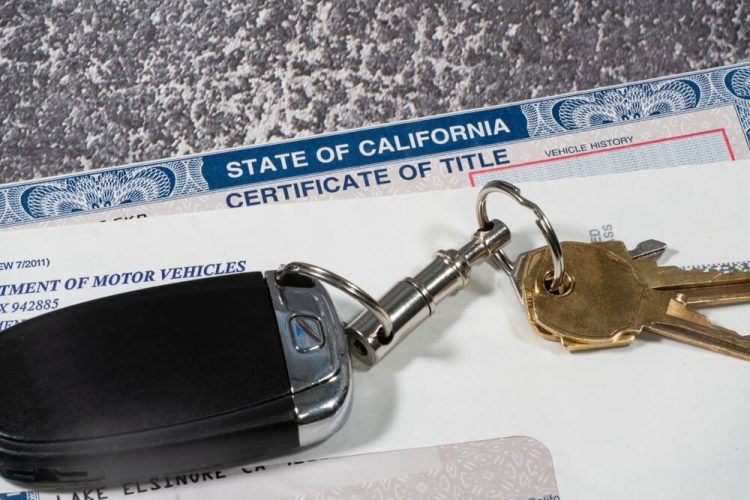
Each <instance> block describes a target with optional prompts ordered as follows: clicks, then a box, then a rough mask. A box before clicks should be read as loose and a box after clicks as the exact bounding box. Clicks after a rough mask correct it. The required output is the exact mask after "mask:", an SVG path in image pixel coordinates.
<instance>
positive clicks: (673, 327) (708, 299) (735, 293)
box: [633, 261, 750, 361]
mask: <svg viewBox="0 0 750 500" xmlns="http://www.w3.org/2000/svg"><path fill="white" fill-rule="evenodd" d="M633 266H634V267H635V268H636V269H637V270H638V271H639V272H640V274H641V276H642V277H643V279H644V281H645V282H646V283H648V284H649V285H650V286H651V289H650V290H648V291H647V293H646V294H644V298H645V299H646V300H645V302H643V303H642V305H641V314H642V315H643V316H642V319H644V320H645V321H643V324H644V329H646V330H649V331H651V332H654V333H656V334H659V335H662V336H665V337H668V338H671V339H674V340H679V341H680V342H685V343H687V344H691V345H695V346H698V347H702V348H704V349H709V350H711V351H714V352H719V353H723V354H728V355H730V356H734V357H737V358H740V359H744V360H748V361H750V337H745V336H742V335H740V334H738V333H737V332H735V331H733V330H729V329H727V328H723V327H720V326H718V325H714V324H713V323H711V321H710V320H709V319H708V318H707V317H706V316H704V315H703V314H701V313H699V312H697V311H695V310H694V309H692V308H691V307H690V306H693V307H694V306H702V307H714V306H722V305H731V304H741V303H747V302H750V273H746V272H739V271H737V272H731V273H722V272H720V271H716V270H711V271H701V270H685V269H680V268H678V267H657V266H656V264H655V263H654V262H646V261H633Z"/></svg>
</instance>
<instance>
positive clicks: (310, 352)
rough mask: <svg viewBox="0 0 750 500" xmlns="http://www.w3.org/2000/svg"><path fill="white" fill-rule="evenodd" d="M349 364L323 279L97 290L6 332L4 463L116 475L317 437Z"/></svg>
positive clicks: (48, 473) (330, 418) (32, 478)
mask: <svg viewBox="0 0 750 500" xmlns="http://www.w3.org/2000/svg"><path fill="white" fill-rule="evenodd" d="M350 392H351V367H350V360H349V355H348V350H347V342H346V338H345V335H344V331H343V328H342V326H341V323H340V321H339V319H338V317H337V315H336V311H335V309H334V307H333V304H332V302H331V300H330V298H329V296H328V294H327V293H326V291H325V290H324V289H323V287H322V286H321V285H320V284H319V283H318V282H317V281H314V280H310V279H308V278H304V277H296V278H295V279H294V280H293V281H290V282H288V283H287V282H285V283H284V284H283V286H282V285H279V284H278V283H277V281H276V273H274V272H267V273H265V275H263V274H262V273H260V272H255V273H242V274H233V275H225V276H221V277H213V278H207V279H201V280H196V281H188V282H183V283H177V284H170V285H164V286H159V287H155V288H150V289H144V290H139V291H134V292H129V293H125V294H121V295H115V296H112V297H106V298H101V299H97V300H95V301H92V302H86V303H82V304H78V305H74V306H71V307H67V308H65V309H60V310H58V311H55V312H52V313H48V314H44V315H42V316H39V317H36V318H33V319H30V320H27V321H25V322H23V323H20V324H18V325H16V326H14V327H12V328H10V329H8V330H6V331H5V332H3V333H2V334H0V400H1V401H2V402H1V403H0V474H2V476H3V477H5V478H7V479H9V480H11V481H15V482H21V483H27V484H29V483H30V484H34V485H56V486H61V485H66V486H70V485H76V484H90V483H109V482H112V481H118V480H123V479H135V478H144V477H154V476H159V475H165V474H170V473H176V472H184V471H189V470H199V469H205V468H212V467H217V466H226V465H232V464H239V463H248V462H250V461H253V460H256V459H259V458H262V457H264V456H269V455H272V454H279V453H283V452H289V451H294V449H295V448H298V447H302V446H306V445H309V444H313V443H316V442H318V441H321V440H323V439H325V438H327V437H328V436H330V435H331V434H333V433H334V432H335V431H336V430H338V428H339V427H340V426H341V425H343V422H344V420H345V419H346V416H347V414H348V409H349V404H350V401H351V398H350Z"/></svg>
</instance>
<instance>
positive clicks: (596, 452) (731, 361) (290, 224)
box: [0, 161, 750, 499]
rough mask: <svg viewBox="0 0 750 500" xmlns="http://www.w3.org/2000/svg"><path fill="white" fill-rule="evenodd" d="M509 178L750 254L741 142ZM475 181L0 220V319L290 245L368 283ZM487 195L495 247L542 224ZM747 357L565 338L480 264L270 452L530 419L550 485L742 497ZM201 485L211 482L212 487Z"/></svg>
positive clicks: (619, 230)
mask: <svg viewBox="0 0 750 500" xmlns="http://www.w3.org/2000/svg"><path fill="white" fill-rule="evenodd" d="M520 187H521V189H522V192H523V194H524V195H525V196H526V197H528V198H529V199H531V200H533V201H535V202H536V203H538V204H539V205H540V206H541V207H542V208H543V209H544V211H545V212H546V214H547V215H548V217H549V218H550V220H551V222H552V224H553V226H554V228H555V230H556V231H557V233H558V235H559V237H560V239H561V240H577V241H592V240H597V241H603V240H608V239H618V240H623V241H624V242H625V243H626V244H627V245H628V246H629V247H631V248H632V247H634V246H635V245H636V244H637V243H638V242H640V241H642V240H646V239H649V238H655V239H659V240H661V241H664V242H666V243H668V245H669V249H668V250H667V252H666V254H665V255H664V256H663V257H662V259H661V263H662V264H668V265H679V266H704V265H725V267H732V266H733V267H740V268H742V267H743V266H745V268H746V267H747V264H746V262H747V261H748V260H750V231H748V227H750V212H748V210H747V208H746V205H747V198H748V194H750V162H746V161H738V162H734V163H716V164H711V165H705V166H697V167H675V168H672V169H663V170H654V171H640V172H631V173H624V174H618V175H606V176H597V177H583V178H568V179H560V180H557V181H555V182H534V183H526V184H521V185H520ZM477 193H478V189H474V188H462V189H454V190H445V191H438V192H431V193H412V194H407V195H402V196H392V197H387V198H378V197H375V198H362V199H349V200H333V201H326V202H320V203H315V204H285V205H278V206H273V207H268V206H258V207H253V208H249V209H241V210H229V211H213V212H210V211H209V212H203V213H195V214H191V215H176V216H165V217H158V218H153V219H151V218H148V219H144V220H140V221H134V222H128V223H122V224H82V225H75V226H67V227H54V228H47V229H44V230H29V231H17V232H13V233H5V236H4V237H3V242H2V246H1V247H0V248H1V249H0V322H1V323H0V324H1V325H2V327H3V328H7V327H9V326H12V325H13V324H14V323H15V322H17V321H22V320H24V319H27V318H30V317H33V316H35V315H37V314H40V313H43V312H46V311H49V310H54V309H58V308H61V307H65V306H68V305H71V304H74V303H78V302H81V301H85V300H89V299H93V298H96V297H101V296H105V295H111V294H115V293H121V292H124V291H129V290H134V289H136V288H139V287H146V286H155V285H159V284H164V283H170V282H175V281H178V280H183V279H191V278H199V277H203V276H208V275H215V274H220V273H228V272H240V271H242V270H268V269H274V268H276V267H278V266H279V265H280V264H282V263H285V262H290V261H293V260H302V261H306V262H312V263H315V264H318V265H321V266H324V267H327V268H330V269H332V270H334V271H335V272H337V273H339V274H341V275H343V276H346V277H347V278H350V279H351V280H353V281H355V282H356V283H357V284H359V285H360V286H362V287H363V288H364V289H366V290H368V291H369V292H371V293H372V294H373V295H375V296H378V295H379V294H380V293H382V292H384V291H385V290H387V289H388V288H389V287H390V286H391V285H392V284H393V283H394V282H395V281H397V280H399V279H401V278H403V277H405V276H409V275H413V273H415V272H417V271H418V270H419V269H421V268H422V267H423V266H424V265H425V264H426V263H428V262H429V261H430V260H431V256H432V254H433V252H435V251H436V250H438V249H448V248H458V247H460V246H462V245H463V244H464V243H465V242H466V241H468V239H469V237H470V235H471V234H472V233H473V232H474V230H475V229H476V220H475V219H474V201H475V198H476V195H477ZM488 210H489V213H490V216H491V217H492V218H498V219H501V220H503V221H504V222H505V223H506V224H508V226H509V227H510V229H511V232H512V234H513V240H512V242H511V244H510V245H509V246H508V252H509V253H510V254H511V255H515V254H517V253H518V252H519V251H521V250H526V249H530V248H534V247H537V246H540V245H542V244H543V240H542V238H541V236H540V234H539V233H538V230H537V228H536V226H535V225H534V223H533V217H532V215H531V214H530V213H529V212H527V211H524V209H522V208H520V207H519V206H517V205H515V204H514V202H513V201H512V200H511V199H509V198H506V197H503V196H502V195H499V194H498V195H496V196H493V197H491V198H490V200H489V203H488ZM613 286H616V284H613ZM332 295H333V297H334V301H335V302H336V303H337V305H338V306H339V312H340V316H341V317H342V319H349V318H350V317H352V316H353V315H354V314H355V313H356V312H358V310H359V308H358V306H357V304H356V303H354V302H353V301H352V300H349V299H348V298H346V297H344V296H343V295H341V294H338V293H336V292H333V293H332ZM134 313H135V312H134ZM709 316H710V317H711V318H712V319H715V320H716V321H719V322H721V324H722V325H723V326H726V327H729V328H732V329H736V330H740V331H742V330H745V328H746V327H747V325H748V319H750V311H748V309H747V308H746V307H745V306H731V307H725V308H720V309H717V310H715V311H711V312H710V313H709ZM747 330H750V327H748V328H747ZM747 330H745V331H747ZM50 334H51V335H52V334H54V332H50ZM0 335H2V333H0ZM133 348H134V349H137V348H138V346H133ZM749 374H750V364H749V363H748V362H746V361H741V360H739V359H735V358H732V357H729V356H725V355H720V354H716V353H714V352H710V351H707V350H702V349H699V348H696V347H692V346H688V345H684V344H681V343H679V342H676V341H672V340H668V339H663V338H658V337H656V336H654V335H650V334H645V335H643V337H642V338H638V339H636V341H635V342H634V343H633V344H632V345H631V346H628V347H624V348H619V349H610V350H603V351H596V352H590V353H578V354H571V353H568V352H566V351H564V350H563V349H562V348H561V347H560V345H559V344H557V343H555V342H550V341H547V340H544V339H543V338H541V337H540V336H538V335H537V334H536V333H535V332H534V330H533V328H532V327H531V326H530V325H529V324H528V323H527V321H526V315H525V312H524V311H523V309H522V307H521V304H520V302H519V300H518V298H517V297H516V294H515V291H514V290H513V287H512V285H511V283H510V281H509V279H508V277H507V276H505V275H504V274H503V273H502V272H500V271H497V270H495V269H493V268H492V267H490V266H489V265H486V264H484V265H480V266H477V267H476V268H475V269H473V271H472V277H471V282H470V284H469V286H468V288H467V289H466V290H464V291H462V292H460V293H459V294H458V295H456V296H455V297H452V298H449V299H447V300H446V301H445V302H443V303H441V304H440V305H439V306H438V308H437V310H436V312H435V315H434V317H432V318H430V319H428V320H427V321H426V322H425V323H424V324H423V325H421V326H420V327H419V328H418V329H417V330H416V331H415V332H414V333H412V334H411V336H410V337H409V338H407V339H406V340H405V341H404V342H403V343H402V344H401V345H399V346H398V348H397V349H396V350H395V351H394V352H393V353H392V354H391V355H389V356H388V357H387V358H385V359H384V360H383V361H382V362H381V363H380V364H378V365H377V366H375V367H373V368H370V369H368V370H365V369H360V370H357V371H356V373H355V380H354V387H353V391H354V392H353V395H354V400H353V408H352V413H351V416H350V418H349V420H348V422H347V423H346V424H345V426H344V428H343V429H342V430H341V431H339V432H338V433H337V434H336V435H334V436H333V437H332V438H331V439H329V440H328V441H327V442H325V443H323V444H322V445H320V446H317V447H313V448H311V449H308V450H305V451H304V452H302V453H299V454H297V455H294V456H291V457H285V458H282V459H281V460H282V461H283V460H289V461H294V460H304V459H312V458H324V457H336V456H344V455H353V454H360V453H371V452H381V451H388V450H396V449H410V448H421V447H425V446H436V445H447V444H454V443H464V442H470V441H478V440H486V439H495V438H498V437H502V436H530V437H532V438H534V439H536V440H538V441H539V442H541V443H542V444H543V445H545V446H546V447H547V448H548V449H549V451H550V453H551V455H552V457H553V459H554V464H555V471H556V475H557V483H558V487H559V492H560V495H561V497H562V498H571V499H573V498H575V499H578V498H610V499H614V498H622V499H632V498H680V499H688V498H691V499H692V498H696V499H697V498H719V497H732V496H733V497H735V498H739V497H740V496H741V495H742V494H743V493H744V492H745V491H746V486H747V479H746V478H747V471H748V470H750V448H748V445H749V444H750V427H749V426H748V425H747V418H748V415H750V397H749V396H748V395H749V394H750V377H749V376H748V375H749ZM246 479H247V480H248V481H252V477H247V478H246ZM248 484H250V483H248ZM248 487H250V486H248ZM326 487H327V486H326V485H321V488H320V489H325V488H326ZM13 490H14V487H13V486H12V485H10V484H0V491H13ZM211 497H212V498H221V494H220V490H217V493H216V494H215V495H212V496H211Z"/></svg>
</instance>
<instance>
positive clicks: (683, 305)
mask: <svg viewBox="0 0 750 500" xmlns="http://www.w3.org/2000/svg"><path fill="white" fill-rule="evenodd" d="M562 250H563V253H564V255H565V268H566V273H565V277H564V280H563V287H562V290H558V291H557V293H552V292H549V291H548V288H549V280H550V277H551V269H552V262H551V259H550V257H549V252H547V249H546V247H544V248H540V249H537V250H533V251H531V252H529V253H528V254H526V255H524V256H522V258H521V259H519V262H518V265H517V266H516V269H515V272H514V276H513V278H514V283H515V284H516V287H517V289H518V292H519V296H520V297H521V300H522V302H523V304H524V306H525V308H526V311H527V313H528V318H529V321H530V322H531V324H532V325H534V327H535V328H536V330H537V331H538V332H539V333H540V334H541V335H542V336H543V337H545V338H547V339H550V340H559V341H560V342H561V344H562V345H563V347H565V348H566V349H568V350H571V351H578V350H586V349H598V348H604V347H616V346H623V345H628V344H630V343H631V342H632V341H633V339H634V338H635V337H636V335H638V334H639V333H640V332H642V331H643V330H648V331H651V332H653V333H656V334H658V335H663V336H665V337H669V338H672V339H675V340H679V341H682V342H685V343H688V344H692V345H696V346H698V347H703V348H705V349H710V350H712V351H716V352H720V353H724V354H729V355H731V356H736V357H738V358H741V359H746V360H750V337H744V336H742V335H739V334H737V333H736V332H734V331H732V330H728V329H726V328H721V327H719V326H716V325H713V324H712V323H711V322H710V321H709V319H708V318H707V317H706V316H704V315H702V314H700V313H699V312H696V311H695V310H693V309H691V308H690V306H691V305H692V306H696V305H697V306H718V305H727V304H739V303H743V302H750V273H743V272H733V273H721V272H718V271H709V272H704V271H699V270H695V271H685V270H683V269H680V268H677V267H658V266H657V265H656V262H654V261H653V260H650V259H648V258H645V259H640V260H635V259H634V258H633V255H631V254H629V253H628V251H627V249H626V248H625V245H624V244H623V243H621V242H614V241H613V242H607V243H593V244H591V243H575V242H566V243H563V244H562ZM657 253H658V252H657Z"/></svg>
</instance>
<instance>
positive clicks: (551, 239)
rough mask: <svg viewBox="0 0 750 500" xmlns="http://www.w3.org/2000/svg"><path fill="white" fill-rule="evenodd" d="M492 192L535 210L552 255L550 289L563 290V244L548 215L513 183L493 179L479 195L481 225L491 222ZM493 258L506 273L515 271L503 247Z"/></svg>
mask: <svg viewBox="0 0 750 500" xmlns="http://www.w3.org/2000/svg"><path fill="white" fill-rule="evenodd" d="M491 193H504V194H507V195H508V196H510V197H511V198H513V199H514V200H516V201H517V202H518V203H519V204H521V205H522V206H524V207H526V208H528V209H529V210H531V211H532V212H534V215H536V225H537V227H538V228H539V230H540V231H541V232H542V235H543V236H544V239H545V240H547V247H548V248H549V251H550V255H551V256H552V270H553V274H552V283H550V291H553V292H557V291H561V288H562V287H563V277H564V276H565V263H564V262H563V251H562V246H560V240H558V239H557V235H556V234H555V230H554V229H552V224H550V222H549V219H548V218H547V216H546V215H544V212H542V209H541V208H539V206H538V205H537V204H536V203H534V202H533V201H531V200H528V199H526V198H524V197H523V196H521V190H520V189H518V188H517V187H516V186H514V185H513V184H511V183H509V182H505V181H491V182H488V183H487V184H486V185H485V186H484V187H483V188H482V190H481V191H480V192H479V196H478V197H477V204H476V211H477V220H478V221H479V226H480V227H487V226H488V225H489V223H490V219H489V217H487V197H488V196H489V195H490V194H491ZM492 260H493V262H495V264H497V265H498V266H499V267H500V268H501V269H503V270H504V271H505V272H506V273H508V274H512V273H513V267H514V264H513V261H512V260H510V258H509V257H508V256H507V255H506V254H505V252H504V251H503V250H502V249H499V250H498V251H497V252H496V253H493V254H492Z"/></svg>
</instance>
